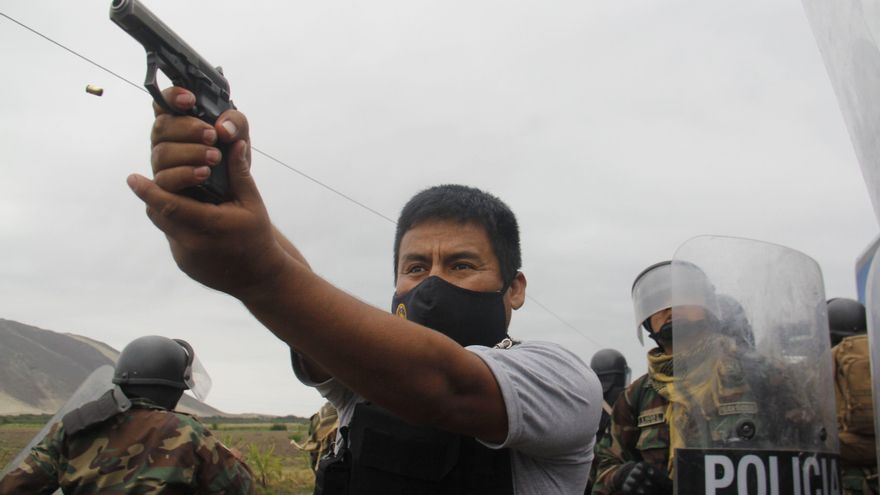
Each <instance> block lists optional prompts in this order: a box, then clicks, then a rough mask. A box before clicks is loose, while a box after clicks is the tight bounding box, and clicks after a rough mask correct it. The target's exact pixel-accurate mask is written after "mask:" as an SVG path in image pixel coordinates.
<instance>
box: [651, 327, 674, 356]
mask: <svg viewBox="0 0 880 495" xmlns="http://www.w3.org/2000/svg"><path fill="white" fill-rule="evenodd" d="M648 337H651V338H652V339H654V342H656V343H657V345H658V346H660V348H661V349H664V350H665V349H666V347H664V346H663V343H664V342H666V343H667V344H671V343H672V322H671V321H669V322H666V323H664V324H663V326H661V327H660V331H659V332H656V333H655V332H649V333H648Z"/></svg>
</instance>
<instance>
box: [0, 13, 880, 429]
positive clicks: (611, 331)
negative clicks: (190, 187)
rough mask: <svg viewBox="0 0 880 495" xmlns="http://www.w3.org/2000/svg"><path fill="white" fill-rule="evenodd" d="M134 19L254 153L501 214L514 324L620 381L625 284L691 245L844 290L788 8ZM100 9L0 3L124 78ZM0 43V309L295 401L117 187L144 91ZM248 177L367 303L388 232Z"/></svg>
mask: <svg viewBox="0 0 880 495" xmlns="http://www.w3.org/2000/svg"><path fill="white" fill-rule="evenodd" d="M145 4H146V5H147V6H148V7H149V8H150V9H151V10H152V11H153V12H154V13H155V14H157V15H158V16H159V17H161V18H162V19H163V20H164V21H165V23H166V24H168V25H169V26H170V27H171V28H172V29H174V30H175V31H177V33H178V34H179V35H180V36H181V37H183V38H184V39H185V40H186V41H187V42H188V43H189V44H190V45H191V46H193V47H194V48H195V49H196V50H198V51H199V52H200V53H201V54H202V55H203V56H204V57H205V58H206V59H207V60H209V61H210V62H211V63H213V64H217V65H222V66H223V68H224V70H225V73H226V76H227V77H228V78H229V80H230V83H231V86H232V94H233V99H234V101H235V103H236V105H237V106H238V108H239V109H241V110H242V111H244V112H245V113H246V114H247V116H248V118H249V119H250V123H251V129H252V132H251V135H252V139H253V145H254V146H255V147H256V148H258V149H260V150H262V151H264V152H267V153H269V154H271V155H273V156H276V157H277V158H279V159H281V160H282V161H284V162H286V163H287V164H289V165H290V166H292V167H294V168H296V169H298V170H300V171H302V172H304V173H307V174H309V175H311V176H312V177H314V178H316V179H318V180H319V181H321V182H323V183H325V184H328V185H330V186H331V187H333V188H335V189H337V190H339V191H342V192H343V193H345V194H346V195H349V196H351V197H353V198H355V199H357V200H358V201H360V202H362V203H364V204H366V205H368V206H369V207H370V208H373V209H375V210H377V211H378V212H380V213H382V214H383V215H385V216H387V217H391V218H396V216H397V213H398V211H399V209H400V207H401V206H402V205H403V203H404V202H405V201H406V200H407V199H408V198H409V197H410V196H411V195H412V194H414V193H415V192H417V191H418V190H420V189H422V188H424V187H428V186H430V185H434V184H438V183H450V182H454V183H464V184H469V185H473V186H477V187H480V188H483V189H485V190H488V191H490V192H492V193H494V194H496V195H498V196H499V197H501V198H502V199H503V200H504V201H506V202H507V203H508V204H509V205H510V206H511V207H512V208H513V210H514V211H515V212H516V213H517V215H518V217H519V221H520V228H521V233H522V243H523V259H524V266H523V271H524V273H525V274H526V277H527V278H528V294H529V296H531V298H533V299H531V300H528V301H527V302H526V305H525V307H524V308H523V309H521V310H520V311H519V312H517V313H516V314H515V315H514V317H513V323H512V330H511V333H512V334H513V335H514V336H516V337H519V338H523V339H545V340H553V341H557V342H560V343H563V344H565V345H566V346H568V347H570V348H572V349H574V350H575V351H576V352H577V353H578V354H580V355H581V356H582V357H583V359H584V360H585V361H589V359H590V357H591V356H592V354H593V353H594V352H595V351H596V350H598V349H599V348H602V347H615V348H618V349H620V350H621V351H622V352H624V354H625V355H626V356H627V358H628V359H629V361H630V364H631V366H632V367H633V370H634V373H637V374H639V373H642V372H644V370H645V356H644V352H645V351H646V349H645V348H642V347H640V346H639V344H638V342H637V340H636V338H635V324H634V322H633V317H632V305H631V302H630V298H629V290H630V286H631V284H632V281H633V278H634V277H635V276H636V275H637V274H638V273H639V272H640V271H641V270H642V268H644V267H646V266H648V265H650V264H652V263H654V262H656V261H659V260H662V259H668V258H671V257H672V256H673V254H674V252H675V249H676V247H677V246H679V245H681V244H682V243H684V242H685V241H686V240H687V239H689V238H691V237H694V236H697V235H701V234H719V235H730V236H739V237H746V238H754V239H760V240H764V241H768V242H773V243H778V244H782V245H785V246H789V247H792V248H795V249H798V250H800V251H802V252H804V253H805V254H807V255H809V256H811V257H813V258H814V259H815V260H816V261H817V262H818V263H819V264H820V266H821V268H822V270H823V274H824V277H825V285H826V293H827V295H828V296H829V297H832V296H843V297H855V292H856V290H855V280H854V263H855V259H856V258H857V257H858V256H859V254H861V252H862V251H863V250H864V249H865V248H866V247H867V245H868V244H869V243H870V242H871V241H872V239H874V237H875V236H876V235H877V232H878V229H877V221H876V220H875V218H874V215H873V213H872V208H871V203H870V200H869V197H868V193H867V189H866V186H865V182H864V180H863V178H862V175H861V172H860V169H859V166H858V164H857V162H856V158H855V154H854V152H853V149H852V145H851V144H850V141H849V137H848V135H847V132H846V129H845V127H844V124H843V119H842V118H841V114H840V110H839V109H838V106H837V102H836V101H835V98H834V94H833V91H832V88H831V84H830V82H829V78H828V76H827V74H826V72H825V68H824V66H823V64H822V60H821V57H820V55H819V51H818V50H817V47H816V43H815V41H814V39H813V36H812V34H811V32H810V27H809V24H808V23H807V19H806V16H805V14H804V11H803V7H802V6H801V3H800V1H799V0H778V1H774V2H767V1H766V0H741V1H738V2H718V1H708V2H706V1H703V2H696V1H682V0H664V1H662V2H661V1H656V0H655V1H644V0H634V1H628V2H620V1H612V0H602V1H556V2H547V1H537V0H535V1H522V0H506V1H500V0H499V1H476V2H475V1H468V2H465V1H444V2H429V1H421V0H396V1H375V2H356V1H336V0H330V1H324V2H299V1H297V2H269V1H264V0H251V1H249V2H242V1H218V0H213V1H208V0H190V1H188V2H176V1H171V0H152V1H146V2H145ZM109 5H110V0H101V1H98V0H79V1H77V2H69V1H61V0H46V1H43V2H29V1H24V0H5V1H3V2H2V3H0V12H2V13H3V14H6V15H8V16H10V17H13V18H15V19H17V20H18V21H20V22H22V23H24V24H27V25H28V26H30V27H31V28H33V29H36V30H38V31H40V32H42V33H43V34H44V35H46V36H49V37H51V38H53V39H54V40H56V41H58V42H60V43H63V44H64V45H66V46H68V47H69V48H71V49H73V50H76V51H77V52H79V53H81V54H83V55H85V56H87V57H89V58H90V59H92V60H94V61H95V62H97V63H99V64H101V65H103V66H104V67H107V68H109V69H110V70H112V71H114V72H116V73H117V74H120V75H122V76H124V77H125V78H127V79H129V80H131V81H134V82H135V83H137V84H138V85H139V84H141V82H142V81H143V77H144V73H145V55H144V50H143V48H142V47H141V46H140V45H139V44H138V43H137V42H135V41H134V40H133V39H132V38H130V37H129V36H128V35H126V34H125V33H124V32H123V31H122V30H120V29H119V28H118V27H117V26H116V25H114V24H113V23H111V22H110V21H109V19H108V10H109ZM0 45H2V46H3V49H2V50H0V64H2V67H3V68H4V69H3V77H2V78H0V89H2V93H0V94H2V95H3V111H2V113H0V136H2V137H0V140H2V141H0V142H2V144H3V153H4V157H3V159H2V160H0V171H2V174H3V179H2V181H3V182H2V183H3V184H4V188H3V195H2V196H0V244H2V246H3V256H2V257H0V318H6V319H12V320H16V321H20V322H22V323H27V324H31V325H36V326H39V327H41V328H47V329H51V330H55V331H60V332H74V333H78V334H82V335H85V336H88V337H91V338H95V339H98V340H102V341H105V342H107V343H108V344H110V345H112V346H114V347H116V348H117V349H121V348H122V347H124V346H125V344H126V343H127V342H128V341H130V340H131V339H133V338H135V337H137V336H140V335H143V334H152V333H158V334H163V335H168V336H172V337H182V338H185V339H187V340H189V341H190V342H191V343H192V344H193V346H194V347H195V349H196V351H197V352H198V353H199V354H200V356H201V359H202V361H203V363H204V364H205V366H206V368H207V369H208V371H209V372H210V373H211V375H212V377H213V379H214V389H213V391H212V393H211V396H210V397H209V399H208V402H209V403H210V404H211V405H213V406H215V407H218V408H220V409H222V410H224V411H227V412H234V413H239V412H261V413H272V414H288V413H294V414H298V415H309V414H311V413H312V412H313V411H314V410H316V409H317V407H319V405H320V404H321V403H322V399H321V398H320V397H319V396H318V394H317V393H316V392H314V391H312V390H310V389H308V388H306V387H304V386H302V385H300V384H299V383H298V382H297V381H296V379H295V378H294V377H293V374H292V373H291V371H290V365H289V360H288V355H287V350H286V345H285V344H283V343H282V342H280V341H279V340H277V339H276V338H275V337H274V336H272V335H271V334H270V333H269V331H268V330H266V329H264V328H262V327H261V326H260V325H259V324H258V323H257V322H256V321H255V320H254V319H253V318H252V317H251V316H250V314H249V313H248V312H247V311H246V310H245V309H244V308H243V307H242V306H241V304H240V303H238V302H237V301H236V300H234V299H232V298H230V297H228V296H226V295H223V294H219V293H216V292H213V291H211V290H208V289H205V288H203V287H201V286H200V285H198V284H197V283H195V282H193V281H191V280H189V279H188V278H187V277H186V276H185V275H183V274H182V273H180V272H179V271H178V270H177V268H176V266H175V265H174V262H173V261H172V259H171V256H170V254H169V251H168V248H167V244H166V242H165V239H164V237H163V235H162V234H161V233H160V232H159V231H158V230H156V229H155V228H154V227H153V225H152V224H151V223H150V222H149V221H148V220H147V218H146V216H145V215H144V211H143V205H142V203H141V202H140V201H139V200H138V199H137V198H136V197H134V195H133V194H132V193H131V192H130V191H129V189H128V187H127V186H126V185H125V177H126V176H127V175H128V174H129V173H131V172H139V173H142V174H147V173H148V172H149V162H148V160H149V129H150V126H151V124H152V110H151V107H150V98H149V96H148V95H147V94H146V93H144V92H142V91H139V90H138V89H136V88H134V87H132V86H130V85H129V84H127V83H125V82H123V81H121V80H119V79H117V78H115V77H113V76H111V75H110V74H108V73H106V72H104V71H102V70H100V69H98V68H96V67H94V66H93V65H91V64H89V63H87V62H85V61H83V60H82V59H80V58H78V57H76V56H74V55H72V54H70V53H69V52H67V51H64V50H63V49H61V48H59V47H57V46H55V45H53V44H51V43H50V42H48V41H46V40H45V39H43V38H40V37H39V36H37V35H35V34H33V33H31V32H29V31H27V30H26V29H24V28H22V27H20V26H18V25H16V24H14V23H13V22H11V21H9V20H8V19H5V18H0ZM89 83H92V84H97V85H99V86H102V87H104V89H105V93H104V96H103V97H95V96H92V95H89V94H86V93H85V91H84V88H85V86H86V84H89ZM253 171H254V175H255V176H256V178H257V181H258V184H259V186H260V187H261V191H262V193H263V196H264V199H265V200H266V202H267V203H268V206H269V210H270V214H271V215H272V218H273V221H274V222H275V223H276V224H277V225H278V226H279V228H280V229H281V230H282V231H283V232H285V233H286V234H287V235H288V237H290V238H291V240H292V241H293V242H294V243H296V244H297V245H298V247H299V248H300V249H301V251H302V252H303V253H304V254H305V256H306V257H307V258H308V259H309V261H310V262H311V264H312V266H313V268H314V269H315V270H316V271H317V272H318V273H320V274H321V275H322V276H324V277H325V278H327V279H328V280H330V281H331V282H333V283H335V284H337V285H338V286H339V287H341V288H343V289H345V290H346V291H348V292H350V293H351V294H353V295H355V296H357V297H359V298H361V299H363V300H365V301H367V302H369V303H371V304H374V305H376V306H378V307H381V308H387V307H388V306H389V305H390V300H391V296H392V292H393V285H392V271H391V270H392V265H391V254H392V253H391V246H392V241H393V233H394V225H393V224H392V223H391V222H389V221H388V220H386V219H383V218H381V217H379V216H377V215H375V214H373V213H371V212H369V211H367V210H365V209H363V208H361V207H359V206H357V205H355V204H353V203H351V202H348V201H346V200H344V199H342V198H340V197H339V196H337V195H335V194H334V193H332V192H329V191H327V190H326V189H324V188H322V187H320V186H317V185H316V184H314V183H313V182H310V181H308V180H306V179H304V178H303V177H301V176H300V175H297V174H295V173H293V172H291V171H290V170H288V169H286V168H284V167H281V166H279V165H278V164H276V163H274V162H272V161H270V160H268V159H266V158H264V157H262V156H260V155H255V158H254V164H253ZM542 306H543V307H542ZM544 307H546V308H549V309H550V310H551V311H552V313H550V312H548V311H547V310H545V309H544Z"/></svg>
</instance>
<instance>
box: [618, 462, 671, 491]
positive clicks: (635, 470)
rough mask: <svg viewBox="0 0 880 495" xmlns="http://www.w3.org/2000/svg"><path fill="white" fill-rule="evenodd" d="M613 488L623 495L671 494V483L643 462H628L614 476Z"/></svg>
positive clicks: (661, 473) (663, 475) (663, 474)
mask: <svg viewBox="0 0 880 495" xmlns="http://www.w3.org/2000/svg"><path fill="white" fill-rule="evenodd" d="M614 481H615V483H614V484H615V486H616V487H617V488H618V489H619V491H621V492H622V493H623V494H624V495H665V494H671V493H672V482H671V481H670V480H669V478H667V477H666V473H663V472H661V471H660V470H658V469H657V468H655V467H654V466H652V465H651V464H648V463H647V462H645V461H640V462H628V463H626V464H624V465H623V466H621V467H620V470H619V471H618V472H617V474H616V475H615V476H614Z"/></svg>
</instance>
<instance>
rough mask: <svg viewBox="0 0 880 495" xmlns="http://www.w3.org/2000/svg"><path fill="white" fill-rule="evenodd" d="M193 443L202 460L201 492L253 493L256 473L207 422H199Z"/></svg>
mask: <svg viewBox="0 0 880 495" xmlns="http://www.w3.org/2000/svg"><path fill="white" fill-rule="evenodd" d="M196 423H197V425H198V427H197V428H193V433H192V435H193V437H194V438H193V444H194V445H195V446H196V455H197V456H198V457H199V459H200V460H201V464H200V465H199V467H198V468H197V469H198V471H197V474H196V478H197V481H198V484H199V487H200V490H199V492H198V493H199V494H204V495H209V494H210V495H213V494H230V495H252V494H253V493H254V482H253V474H252V473H251V470H250V468H249V467H248V465H247V464H245V462H244V459H242V458H241V455H240V454H236V453H234V452H233V451H231V450H230V449H229V448H228V447H226V446H225V445H223V442H221V441H220V440H219V439H217V437H215V436H214V435H213V434H212V433H211V432H210V431H209V430H208V429H207V428H206V427H205V426H204V425H202V424H201V423H198V422H196Z"/></svg>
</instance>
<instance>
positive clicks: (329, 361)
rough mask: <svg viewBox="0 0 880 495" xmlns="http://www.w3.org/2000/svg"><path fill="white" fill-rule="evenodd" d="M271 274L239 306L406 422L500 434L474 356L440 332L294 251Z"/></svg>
mask: <svg viewBox="0 0 880 495" xmlns="http://www.w3.org/2000/svg"><path fill="white" fill-rule="evenodd" d="M274 278H275V279H276V280H277V282H276V283H275V284H274V285H273V286H272V287H267V288H266V290H264V291H261V293H260V294H255V295H253V296H252V297H250V298H247V299H243V302H244V303H245V305H246V306H247V307H248V309H250V311H251V312H252V313H253V314H254V315H255V316H256V317H257V318H258V319H259V320H260V321H261V322H262V323H263V324H264V325H265V326H266V327H267V328H269V329H270V330H271V331H272V332H273V333H275V335H277V336H278V337H279V338H280V339H281V340H283V341H285V342H286V343H287V344H288V345H290V346H291V347H292V348H294V349H296V350H297V351H299V352H300V353H301V354H303V355H304V356H306V357H307V358H309V359H310V360H312V361H313V362H315V363H317V364H318V365H320V367H321V368H323V369H324V370H326V372H327V373H329V374H330V375H332V376H333V377H335V378H336V379H337V380H339V381H340V382H342V383H344V384H345V385H346V386H348V387H349V388H350V389H351V390H353V391H354V392H356V393H357V394H359V395H361V396H363V397H365V398H367V399H369V400H371V401H373V402H375V403H377V404H379V405H381V406H383V407H385V408H387V409H389V410H390V411H392V412H394V413H395V414H398V415H399V416H401V417H402V418H404V419H407V420H409V421H413V422H420V423H427V424H432V425H435V426H438V427H441V428H444V429H447V430H450V431H457V432H460V433H468V434H472V435H475V436H480V437H481V438H487V439H488V438H494V439H503V437H504V435H505V434H506V429H507V424H506V412H505V410H504V405H503V402H502V401H501V398H500V392H499V391H498V390H497V384H496V383H495V381H494V377H493V375H492V374H491V371H489V370H488V367H487V366H486V365H485V363H483V362H482V360H480V358H479V357H477V356H476V355H474V354H473V353H471V352H469V351H466V350H465V349H464V348H462V347H460V346H459V345H458V344H456V343H455V342H453V341H452V340H451V339H449V338H447V337H445V336H444V335H442V334H440V333H438V332H433V331H429V330H427V329H425V328H424V327H421V326H419V325H416V324H413V323H411V322H408V321H406V320H403V319H401V318H399V317H396V316H394V315H391V314H389V313H386V312H384V311H381V310H379V309H376V308H374V307H372V306H369V305H367V304H364V303H363V302H361V301H359V300H357V299H356V298H354V297H352V296H350V295H348V294H346V293H345V292H343V291H341V290H339V289H337V288H335V287H333V286H332V285H330V284H329V283H327V282H326V281H324V280H323V279H321V278H320V277H318V276H317V275H315V274H314V273H312V272H311V271H310V270H309V269H308V268H307V267H306V266H305V265H303V264H301V263H299V262H296V261H295V260H293V259H292V258H291V260H290V262H289V263H287V265H286V267H285V268H284V273H280V274H279V275H278V276H277V277H274ZM492 388H494V390H492ZM487 397H490V398H491V397H494V398H496V399H497V400H487ZM475 418H481V419H477V420H475ZM499 425H500V427H499Z"/></svg>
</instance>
